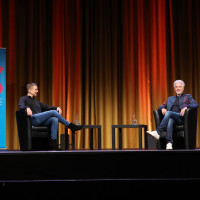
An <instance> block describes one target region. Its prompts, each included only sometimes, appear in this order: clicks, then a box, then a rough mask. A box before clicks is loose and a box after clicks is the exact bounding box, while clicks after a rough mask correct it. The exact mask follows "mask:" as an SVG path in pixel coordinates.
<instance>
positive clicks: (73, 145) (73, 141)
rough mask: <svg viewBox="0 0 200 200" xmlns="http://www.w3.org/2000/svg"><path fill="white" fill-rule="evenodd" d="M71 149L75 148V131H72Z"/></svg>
mask: <svg viewBox="0 0 200 200" xmlns="http://www.w3.org/2000/svg"><path fill="white" fill-rule="evenodd" d="M72 150H75V132H72Z"/></svg>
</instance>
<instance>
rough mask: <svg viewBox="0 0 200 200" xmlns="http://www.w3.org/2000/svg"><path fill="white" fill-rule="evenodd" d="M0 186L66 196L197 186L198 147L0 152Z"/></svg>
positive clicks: (199, 172)
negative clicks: (186, 148)
mask: <svg viewBox="0 0 200 200" xmlns="http://www.w3.org/2000/svg"><path fill="white" fill-rule="evenodd" d="M0 184H1V186H0V192H4V193H6V192H7V193H9V192H17V193H26V192H27V191H28V193H30V194H31V193H32V192H33V193H34V192H36V191H40V192H41V190H42V191H43V192H44V193H45V194H47V193H49V192H50V191H54V192H55V191H57V192H56V194H60V193H61V194H62V192H63V191H65V189H66V192H67V193H69V194H70V196H76V195H78V194H82V193H84V194H87V195H89V194H92V193H95V194H96V193H98V194H99V195H100V196H101V195H104V194H106V195H107V194H109V195H114V194H123V195H124V194H127V195H129V194H132V192H133V191H135V192H138V189H141V188H143V189H145V190H147V189H149V188H151V187H155V188H158V189H159V190H161V189H165V188H166V187H168V186H169V185H170V186H171V187H172V188H171V189H179V188H180V189H184V188H188V187H189V186H190V188H191V186H192V188H196V187H197V186H199V185H200V150H199V149H196V150H173V151H166V150H82V151H80V150H75V151H40V152H39V151H29V152H23V151H0ZM45 188H47V189H45ZM74 189H77V190H78V191H79V192H78V193H72V190H74ZM61 191H62V192H61ZM69 194H68V195H69ZM78 199H79V198H78Z"/></svg>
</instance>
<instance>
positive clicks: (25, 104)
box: [18, 95, 57, 114]
mask: <svg viewBox="0 0 200 200" xmlns="http://www.w3.org/2000/svg"><path fill="white" fill-rule="evenodd" d="M18 106H19V108H20V109H22V110H25V109H26V108H30V109H31V110H32V112H33V114H37V113H41V112H44V111H48V110H56V109H57V107H54V106H49V105H46V104H44V103H42V102H40V101H38V100H36V99H34V98H32V97H30V96H28V95H25V96H23V97H21V98H20V100H19V105H18Z"/></svg>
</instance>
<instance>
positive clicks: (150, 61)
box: [0, 0, 200, 149]
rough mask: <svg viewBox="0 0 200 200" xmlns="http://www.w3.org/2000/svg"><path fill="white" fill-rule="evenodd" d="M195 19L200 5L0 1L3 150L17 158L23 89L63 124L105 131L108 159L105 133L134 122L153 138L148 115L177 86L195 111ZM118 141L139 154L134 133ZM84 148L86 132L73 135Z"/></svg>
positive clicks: (199, 43)
mask: <svg viewBox="0 0 200 200" xmlns="http://www.w3.org/2000/svg"><path fill="white" fill-rule="evenodd" d="M199 10H200V2H199V1H198V0H193V1H189V0H188V1H187V0H183V1H172V0H159V1H158V0H125V1H124V0H85V1H81V0H42V1H39V0H30V1H26V0H20V1H17V0H9V1H6V0H0V47H5V48H7V147H8V149H18V148H19V144H18V136H17V127H16V122H15V121H16V120H15V111H16V110H17V105H18V100H19V97H20V96H22V95H24V94H25V92H26V91H25V85H26V83H27V82H36V83H38V85H39V92H40V93H39V96H38V99H40V100H41V101H43V102H44V103H46V104H50V105H54V106H59V107H61V108H62V110H63V116H64V117H65V118H66V119H67V120H69V121H71V122H75V121H76V120H78V121H79V122H80V123H85V124H100V125H102V148H105V149H108V148H111V145H112V134H111V125H112V124H131V123H132V118H133V115H135V117H136V119H137V122H138V123H141V124H147V125H148V128H149V129H151V130H153V129H155V124H154V118H153V113H152V110H154V109H157V108H158V106H159V105H160V104H162V103H163V102H164V101H165V100H166V99H167V97H168V96H170V95H174V89H173V82H174V80H176V79H182V80H184V81H185V83H186V87H185V93H190V94H192V95H193V97H194V98H195V100H196V101H197V102H199V103H200V87H199V85H200V80H199V78H198V76H199V73H200V72H199V68H200V66H199V63H200V60H199V59H200V16H199V15H200V14H199ZM199 112H200V111H199ZM199 114H200V113H199ZM199 120H200V118H199V119H198V122H199ZM199 124H200V123H198V130H197V147H200V132H199V128H200V127H199ZM59 130H60V131H59V133H60V134H62V133H64V126H63V125H60V127H59ZM123 131H124V132H123V133H124V134H123V148H137V147H138V145H139V144H138V134H137V131H136V130H131V129H127V130H123ZM70 134H71V133H70ZM116 143H117V144H118V140H117V141H116ZM89 144H90V138H89V134H88V130H85V131H84V132H82V133H81V132H79V133H77V135H76V148H78V149H81V148H89ZM94 145H95V148H97V135H96V134H95V136H94Z"/></svg>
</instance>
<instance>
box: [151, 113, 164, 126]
mask: <svg viewBox="0 0 200 200" xmlns="http://www.w3.org/2000/svg"><path fill="white" fill-rule="evenodd" d="M153 114H154V119H155V124H156V128H157V127H158V126H159V125H160V122H161V121H162V119H163V114H162V112H161V111H160V110H154V111H153Z"/></svg>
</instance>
